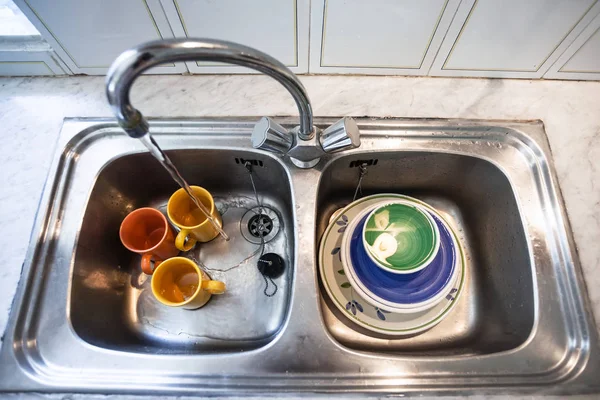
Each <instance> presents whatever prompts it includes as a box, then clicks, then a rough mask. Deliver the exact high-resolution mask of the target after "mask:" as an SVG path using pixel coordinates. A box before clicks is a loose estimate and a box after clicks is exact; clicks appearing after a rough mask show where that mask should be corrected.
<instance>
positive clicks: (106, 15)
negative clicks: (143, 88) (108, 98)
mask: <svg viewBox="0 0 600 400" xmlns="http://www.w3.org/2000/svg"><path fill="white" fill-rule="evenodd" d="M156 1H157V0H155V2H156ZM150 2H152V0H149V1H146V0H103V1H96V0H61V1H52V2H50V1H45V0H17V2H16V3H17V5H18V6H19V7H20V8H21V10H22V11H23V12H24V13H25V14H26V15H27V16H28V17H29V19H30V20H31V21H32V23H33V24H34V25H35V26H36V28H38V30H40V32H41V33H42V36H43V37H44V38H45V39H46V40H47V41H49V42H50V44H51V45H52V47H53V48H54V49H55V50H56V51H57V52H58V53H59V54H60V55H61V58H63V60H64V61H65V63H67V65H68V66H69V68H71V69H72V70H73V72H75V73H87V74H103V73H106V71H107V69H108V67H109V66H110V64H111V63H112V62H113V61H114V59H115V58H116V57H117V56H118V55H119V54H120V53H121V52H123V51H124V50H126V49H128V48H130V47H133V46H135V45H138V44H140V43H143V42H146V41H149V40H156V39H160V38H165V37H173V35H172V33H171V32H170V29H169V28H168V24H167V21H166V18H165V17H164V14H163V16H162V21H159V20H158V18H155V16H154V15H153V14H152V13H151V11H150V6H149V3H150ZM159 9H160V7H159ZM160 12H162V11H160ZM158 22H162V25H163V26H162V29H161V28H159V25H158ZM185 70H186V69H185V66H184V65H183V64H179V65H175V64H171V65H165V66H161V67H157V68H155V69H153V70H152V72H154V73H157V72H158V73H160V72H163V73H165V72H166V73H176V72H184V71H185Z"/></svg>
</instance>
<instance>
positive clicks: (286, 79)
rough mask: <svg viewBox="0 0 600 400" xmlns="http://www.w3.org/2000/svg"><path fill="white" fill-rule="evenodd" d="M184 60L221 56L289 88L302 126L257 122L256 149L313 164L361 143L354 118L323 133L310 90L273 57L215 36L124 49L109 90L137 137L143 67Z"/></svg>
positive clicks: (141, 124) (143, 128) (141, 125)
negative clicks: (135, 102) (134, 101)
mask: <svg viewBox="0 0 600 400" xmlns="http://www.w3.org/2000/svg"><path fill="white" fill-rule="evenodd" d="M181 61H217V62H223V63H228V64H236V65H241V66H244V67H249V68H252V69H255V70H257V71H259V72H262V73H263V74H265V75H268V76H270V77H272V78H274V79H275V80H277V81H278V82H279V83H281V84H282V85H283V86H284V87H285V88H286V89H287V90H288V92H290V94H291V95H292V97H293V98H294V101H295V102H296V105H297V106H298V112H299V114H300V125H299V126H298V127H296V128H294V129H292V130H291V131H288V130H287V129H285V128H283V127H282V126H280V125H278V124H277V123H275V122H274V121H273V120H271V119H270V118H267V117H263V118H262V119H261V120H260V121H259V122H258V123H257V124H256V126H255V127H254V131H253V133H252V144H253V146H254V147H255V148H258V149H262V150H268V151H272V152H276V153H279V154H288V155H289V156H290V159H291V160H292V162H294V164H295V165H297V166H299V167H303V168H311V167H313V166H314V165H316V164H317V163H318V162H319V159H320V156H321V155H322V154H323V153H324V152H333V151H339V150H343V149H347V148H354V147H358V146H359V145H360V137H359V131H358V127H357V126H356V123H355V122H354V121H353V120H352V119H351V118H348V117H346V118H343V119H342V120H340V121H338V122H336V123H335V124H334V125H332V126H331V127H329V128H327V129H325V130H324V131H323V132H319V130H318V129H317V128H316V127H315V126H314V125H313V113H312V108H311V105H310V100H309V98H308V94H307V93H306V89H305V88H304V86H303V85H302V83H301V82H300V80H299V79H298V77H297V76H296V75H295V74H294V73H293V72H292V71H290V70H289V69H288V68H287V67H286V66H285V65H283V64H282V63H281V62H279V61H277V60H276V59H274V58H273V57H271V56H269V55H267V54H265V53H263V52H261V51H258V50H256V49H253V48H251V47H247V46H243V45H240V44H237V43H232V42H226V41H223V40H215V39H190V38H185V39H166V40H157V41H153V42H148V43H145V44H142V45H139V46H137V47H134V48H132V49H129V50H127V51H125V52H124V53H122V54H121V55H120V56H119V57H118V58H117V59H116V60H115V61H114V62H113V64H112V65H111V67H110V69H109V71H108V74H107V77H106V95H107V97H108V102H109V103H110V106H111V109H112V110H113V112H114V113H115V115H116V117H117V121H118V122H119V125H120V126H121V127H122V128H123V130H125V132H126V133H127V134H128V135H129V136H131V137H133V138H140V137H143V136H145V135H146V134H147V133H148V131H149V126H148V122H147V121H146V119H145V118H144V116H143V115H142V113H141V112H140V111H139V110H137V109H136V108H134V107H133V106H132V105H131V101H130V99H129V91H130V89H131V86H132V85H133V83H134V82H135V80H136V78H137V77H138V76H139V75H140V74H141V73H142V72H144V71H146V70H148V69H150V68H152V67H155V66H157V65H160V64H165V63H173V62H181Z"/></svg>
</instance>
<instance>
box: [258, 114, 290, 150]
mask: <svg viewBox="0 0 600 400" xmlns="http://www.w3.org/2000/svg"><path fill="white" fill-rule="evenodd" d="M293 144H294V137H293V135H292V134H291V133H290V132H289V131H288V130H287V129H285V128H284V127H283V126H281V125H279V124H278V123H276V122H275V121H273V120H272V119H271V118H269V117H262V118H261V119H260V121H258V122H257V123H256V125H254V130H253V131H252V147H254V148H255V149H261V150H269V151H272V152H275V153H279V154H286V153H287V152H288V150H290V149H291V148H292V145H293Z"/></svg>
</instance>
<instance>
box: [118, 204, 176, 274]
mask: <svg viewBox="0 0 600 400" xmlns="http://www.w3.org/2000/svg"><path fill="white" fill-rule="evenodd" d="M119 237H120V238H121V243H123V246H125V247H126V248H127V249H128V250H130V251H133V252H134V253H138V254H141V255H142V262H141V267H142V271H144V273H145V274H148V275H152V273H153V272H154V268H156V267H157V266H158V264H160V263H161V262H162V261H163V260H166V259H167V258H169V257H174V256H176V255H177V254H179V250H177V247H175V235H174V234H173V229H171V226H169V222H168V221H167V218H166V217H165V216H164V215H163V214H162V213H161V212H160V211H158V210H156V209H154V208H149V207H145V208H138V209H137V210H134V211H132V212H131V213H130V214H129V215H128V216H126V217H125V219H124V220H123V222H122V223H121V228H120V229H119ZM152 259H154V268H153V267H152Z"/></svg>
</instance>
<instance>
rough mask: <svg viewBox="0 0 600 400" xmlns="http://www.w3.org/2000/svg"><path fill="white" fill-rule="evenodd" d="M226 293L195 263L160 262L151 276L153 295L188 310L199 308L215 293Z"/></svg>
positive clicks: (188, 261) (174, 258) (166, 303)
mask: <svg viewBox="0 0 600 400" xmlns="http://www.w3.org/2000/svg"><path fill="white" fill-rule="evenodd" d="M224 292H225V284H224V283H223V282H221V281H212V280H211V279H210V277H209V276H208V274H207V273H206V272H204V271H202V270H201V269H200V268H198V266H197V265H196V263H195V262H193V261H192V260H190V259H187V258H185V257H173V258H169V259H168V260H165V261H163V262H162V263H160V265H159V266H158V267H156V269H155V270H154V274H152V294H154V297H156V299H157V300H158V301H160V302H161V303H163V304H164V305H166V306H171V307H183V308H186V309H188V310H193V309H195V308H200V307H202V306H203V305H205V304H206V303H207V302H208V300H210V297H211V295H213V294H222V293H224Z"/></svg>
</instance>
